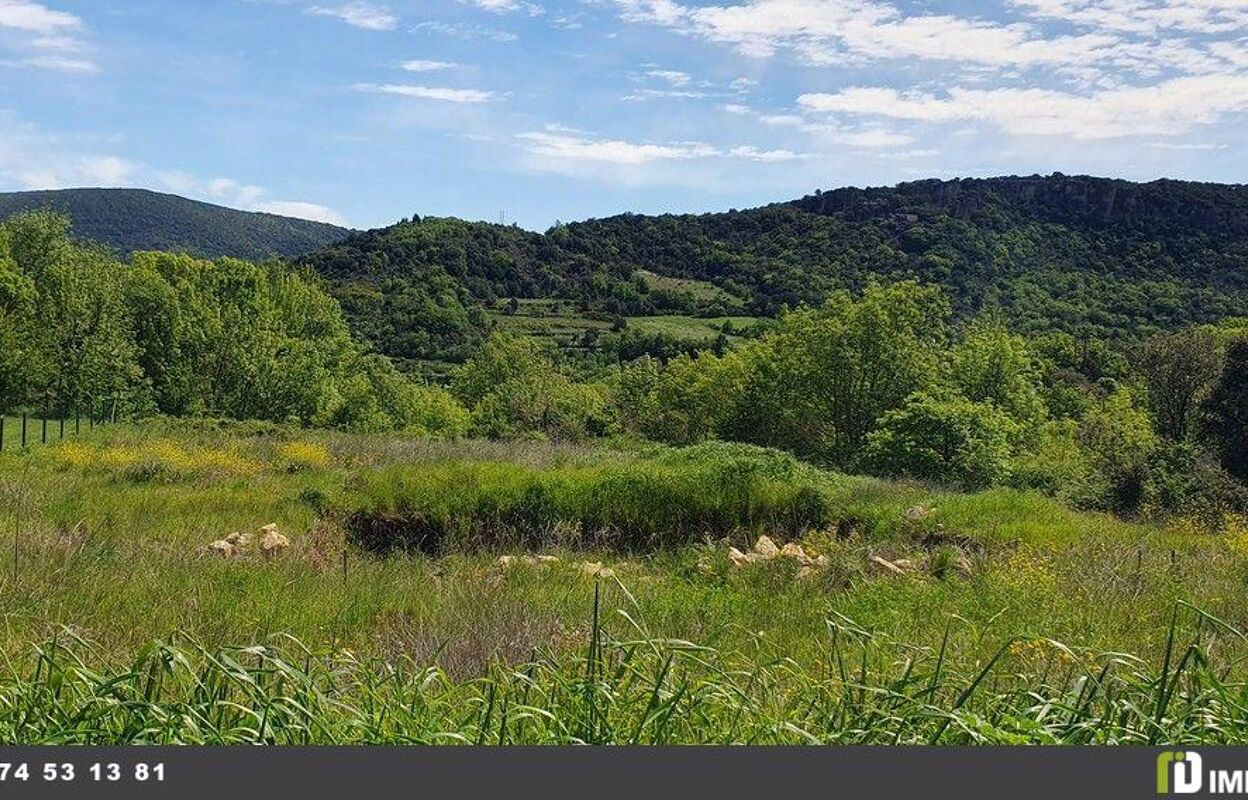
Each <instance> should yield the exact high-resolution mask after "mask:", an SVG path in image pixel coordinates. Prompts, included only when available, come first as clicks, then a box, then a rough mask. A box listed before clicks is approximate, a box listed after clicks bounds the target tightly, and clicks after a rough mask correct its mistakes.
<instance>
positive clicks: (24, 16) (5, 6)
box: [0, 0, 82, 34]
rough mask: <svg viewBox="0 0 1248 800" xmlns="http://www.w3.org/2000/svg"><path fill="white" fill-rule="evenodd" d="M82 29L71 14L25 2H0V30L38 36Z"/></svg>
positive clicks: (78, 20) (18, 0) (76, 18)
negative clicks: (5, 29) (8, 29)
mask: <svg viewBox="0 0 1248 800" xmlns="http://www.w3.org/2000/svg"><path fill="white" fill-rule="evenodd" d="M81 27H82V20H81V19H79V18H78V17H76V16H74V15H73V14H69V13H67V12H64V11H56V10H54V9H50V8H48V7H47V6H44V5H40V4H39V3H32V2H28V1H27V0H0V28H15V29H17V30H20V31H27V32H29V33H39V34H56V33H61V32H63V31H66V30H76V29H78V28H81Z"/></svg>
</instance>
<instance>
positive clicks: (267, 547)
mask: <svg viewBox="0 0 1248 800" xmlns="http://www.w3.org/2000/svg"><path fill="white" fill-rule="evenodd" d="M260 532H261V533H263V534H264V535H263V536H261V537H260V552H261V554H262V555H263V556H264V557H265V558H268V559H271V558H275V557H277V556H279V555H281V554H282V552H283V551H284V550H286V549H287V548H288V547H290V540H289V539H287V538H286V537H285V536H283V535H282V534H280V533H278V532H277V525H276V524H273V523H270V524H268V525H265V526H264V527H263V528H261V529H260Z"/></svg>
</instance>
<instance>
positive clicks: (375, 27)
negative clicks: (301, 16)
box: [308, 2, 399, 31]
mask: <svg viewBox="0 0 1248 800" xmlns="http://www.w3.org/2000/svg"><path fill="white" fill-rule="evenodd" d="M308 13H309V14H317V15H320V16H323V17H336V18H337V19H340V20H342V21H343V22H345V23H347V24H348V25H350V26H352V27H354V28H362V29H363V30H366V31H392V30H394V29H395V28H397V27H398V25H399V18H398V17H396V16H395V15H394V14H392V13H391V12H390V11H389V10H388V9H385V8H383V7H381V6H375V5H373V4H372V3H365V2H354V3H346V4H344V5H340V6H312V7H310V8H309V9H308Z"/></svg>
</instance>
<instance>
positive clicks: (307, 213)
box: [250, 200, 348, 228]
mask: <svg viewBox="0 0 1248 800" xmlns="http://www.w3.org/2000/svg"><path fill="white" fill-rule="evenodd" d="M250 210H251V211H263V212H265V213H267V214H278V215H280V216H283V217H297V218H298V219H307V220H311V221H313V222H327V223H329V224H330V225H339V226H341V227H344V228H345V227H348V223H347V219H346V217H344V216H342V214H339V213H338V212H337V211H335V210H334V209H332V208H329V207H328V206H322V205H318V204H316V203H305V202H301V201H297V200H268V201H265V202H263V203H256V204H255V205H253V206H252V207H251V209H250Z"/></svg>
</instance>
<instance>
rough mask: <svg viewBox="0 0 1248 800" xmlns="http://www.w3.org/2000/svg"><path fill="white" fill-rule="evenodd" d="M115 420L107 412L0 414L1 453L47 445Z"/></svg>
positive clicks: (23, 412)
mask: <svg viewBox="0 0 1248 800" xmlns="http://www.w3.org/2000/svg"><path fill="white" fill-rule="evenodd" d="M115 421H116V420H115V419H112V418H110V417H109V415H108V414H106V413H102V414H82V413H74V414H72V415H56V414H32V413H30V412H28V411H22V412H17V413H8V414H0V453H4V452H8V451H10V450H24V449H26V448H28V447H32V446H34V445H41V444H50V443H52V442H57V441H60V440H62V439H65V438H67V437H70V436H77V435H78V434H80V433H82V432H83V431H90V430H94V429H95V428H96V427H97V426H99V425H104V424H107V423H109V422H115Z"/></svg>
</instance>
